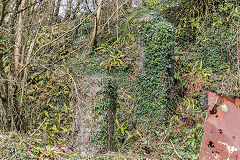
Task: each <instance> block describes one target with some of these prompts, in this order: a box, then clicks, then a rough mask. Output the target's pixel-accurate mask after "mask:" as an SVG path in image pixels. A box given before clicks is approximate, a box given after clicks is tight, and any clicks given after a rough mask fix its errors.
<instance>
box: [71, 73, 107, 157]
mask: <svg viewBox="0 0 240 160" xmlns="http://www.w3.org/2000/svg"><path fill="white" fill-rule="evenodd" d="M103 88H104V87H103V84H102V79H101V78H99V77H85V78H84V79H83V80H82V82H81V84H79V88H78V89H79V92H80V94H79V99H80V102H79V103H78V105H77V106H76V117H75V132H77V136H76V140H75V144H74V146H75V147H74V150H75V151H76V152H78V153H80V155H81V156H91V155H93V154H94V153H95V152H96V147H95V146H94V145H93V144H92V143H91V139H92V133H97V132H99V131H100V130H101V128H102V126H101V125H100V124H103V117H101V116H98V117H97V118H94V112H93V109H92V105H93V103H95V101H96V96H97V93H98V92H100V91H101V90H102V89H103ZM100 121H102V123H99V122H100Z"/></svg>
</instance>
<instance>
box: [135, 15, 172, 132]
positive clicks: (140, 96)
mask: <svg viewBox="0 0 240 160" xmlns="http://www.w3.org/2000/svg"><path fill="white" fill-rule="evenodd" d="M150 16H151V18H148V20H146V21H144V22H143V23H142V26H141V29H140V37H141V43H142V45H145V46H146V50H145V61H144V69H145V71H146V74H144V75H141V76H139V77H138V78H137V79H136V85H137V94H136V103H137V107H136V115H137V117H139V122H138V124H143V125H144V124H145V125H146V127H147V128H148V129H153V127H154V129H157V130H158V129H161V127H163V126H164V125H167V123H168V121H167V120H169V118H170V117H171V115H172V114H173V113H174V111H175V109H176V105H175V104H174V100H173V97H174V95H175V93H174V88H173V86H174V82H175V80H174V70H175V65H174V44H175V41H174V37H175V29H174V27H173V26H172V25H171V24H170V23H168V22H166V21H164V19H163V18H162V17H160V16H159V15H157V14H152V15H150ZM152 124H156V125H152Z"/></svg>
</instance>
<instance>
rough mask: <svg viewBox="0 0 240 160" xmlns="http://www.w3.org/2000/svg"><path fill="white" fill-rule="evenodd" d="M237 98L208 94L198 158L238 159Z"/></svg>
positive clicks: (239, 135)
mask: <svg viewBox="0 0 240 160" xmlns="http://www.w3.org/2000/svg"><path fill="white" fill-rule="evenodd" d="M239 102H240V99H239V98H233V97H226V96H220V95H218V94H216V93H212V92H210V93H209V94H208V105H209V108H208V115H207V119H206V122H205V127H204V135H203V139H202V146H201V151H200V157H199V160H214V159H215V160H224V159H225V160H233V159H234V160H237V159H240V118H239V117H240V109H239V108H238V106H239V105H240V103H239Z"/></svg>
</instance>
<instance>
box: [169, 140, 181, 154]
mask: <svg viewBox="0 0 240 160" xmlns="http://www.w3.org/2000/svg"><path fill="white" fill-rule="evenodd" d="M170 142H171V144H172V147H173V149H174V152H175V153H176V155H177V156H178V157H179V158H182V157H181V156H180V155H179V154H178V153H177V150H176V148H175V147H174V144H173V143H172V140H171V139H170Z"/></svg>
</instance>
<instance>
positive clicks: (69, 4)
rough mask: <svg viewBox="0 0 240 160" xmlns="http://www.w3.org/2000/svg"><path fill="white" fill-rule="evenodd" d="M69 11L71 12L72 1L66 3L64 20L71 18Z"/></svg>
mask: <svg viewBox="0 0 240 160" xmlns="http://www.w3.org/2000/svg"><path fill="white" fill-rule="evenodd" d="M71 11H72V0H68V1H67V8H66V15H65V19H68V18H70V17H71Z"/></svg>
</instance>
